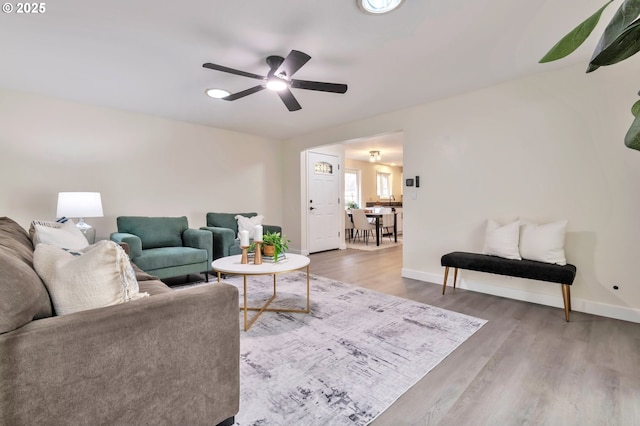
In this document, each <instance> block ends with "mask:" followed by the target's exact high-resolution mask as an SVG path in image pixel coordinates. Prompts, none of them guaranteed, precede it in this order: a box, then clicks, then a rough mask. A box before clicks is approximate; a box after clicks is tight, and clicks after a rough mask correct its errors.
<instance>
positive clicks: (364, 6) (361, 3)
mask: <svg viewBox="0 0 640 426" xmlns="http://www.w3.org/2000/svg"><path fill="white" fill-rule="evenodd" d="M403 2H404V0H356V3H357V4H358V7H359V8H360V10H362V11H363V12H365V13H371V14H374V15H379V14H382V13H388V12H391V11H392V10H394V9H396V8H398V7H399V6H400V5H401V4H402V3H403Z"/></svg>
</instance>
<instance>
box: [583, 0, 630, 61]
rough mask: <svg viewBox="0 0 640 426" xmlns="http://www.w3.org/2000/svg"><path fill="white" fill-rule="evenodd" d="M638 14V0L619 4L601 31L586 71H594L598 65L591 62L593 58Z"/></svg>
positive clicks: (626, 0) (627, 0) (628, 0)
mask: <svg viewBox="0 0 640 426" xmlns="http://www.w3.org/2000/svg"><path fill="white" fill-rule="evenodd" d="M638 15H640V0H625V1H624V2H623V3H622V5H620V7H619V8H618V10H617V11H616V13H615V15H613V18H611V21H610V22H609V25H607V28H605V30H604V32H603V33H602V37H600V40H599V41H598V45H597V46H596V49H595V50H594V51H593V55H592V56H591V60H590V61H589V62H590V63H589V67H588V68H587V72H591V71H595V70H597V69H598V68H599V66H598V65H596V64H593V63H592V62H593V60H594V59H595V58H596V57H597V56H598V55H599V54H600V52H602V51H603V50H605V49H607V48H608V47H609V46H610V45H611V43H613V41H614V40H616V39H617V38H618V37H619V36H620V34H622V32H623V31H624V30H625V29H626V28H627V26H628V25H629V24H630V23H632V22H633V21H634V20H635V19H636V18H637V17H638Z"/></svg>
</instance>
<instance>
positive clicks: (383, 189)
mask: <svg viewBox="0 0 640 426" xmlns="http://www.w3.org/2000/svg"><path fill="white" fill-rule="evenodd" d="M376 182H377V185H376V186H377V193H378V198H391V173H381V172H377V173H376Z"/></svg>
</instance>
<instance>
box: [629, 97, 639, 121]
mask: <svg viewBox="0 0 640 426" xmlns="http://www.w3.org/2000/svg"><path fill="white" fill-rule="evenodd" d="M639 112H640V101H638V102H636V103H635V104H633V106H632V107H631V114H633V116H634V117H637V116H638V113H639Z"/></svg>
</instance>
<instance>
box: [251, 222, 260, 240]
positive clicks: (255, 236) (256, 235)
mask: <svg viewBox="0 0 640 426" xmlns="http://www.w3.org/2000/svg"><path fill="white" fill-rule="evenodd" d="M253 239H254V241H262V225H257V226H256V229H255V230H254V231H253Z"/></svg>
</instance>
